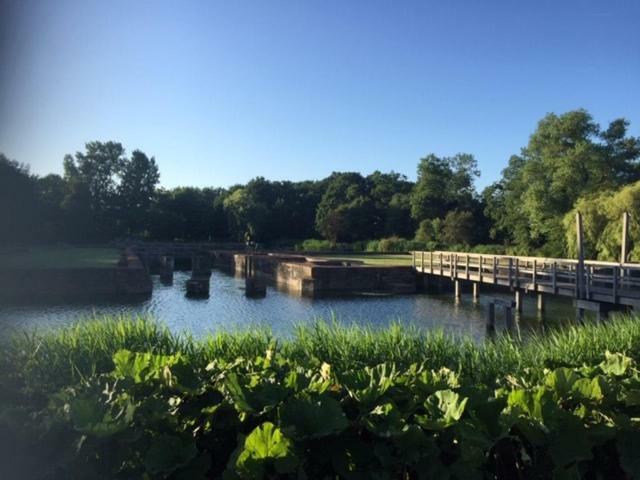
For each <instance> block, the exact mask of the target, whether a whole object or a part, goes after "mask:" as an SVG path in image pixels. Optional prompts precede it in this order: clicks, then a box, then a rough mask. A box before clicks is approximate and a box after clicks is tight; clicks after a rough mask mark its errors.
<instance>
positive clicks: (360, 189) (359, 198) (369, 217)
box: [316, 172, 376, 242]
mask: <svg viewBox="0 0 640 480" xmlns="http://www.w3.org/2000/svg"><path fill="white" fill-rule="evenodd" d="M375 221H376V212H375V205H374V203H373V201H372V200H371V198H370V196H369V192H368V188H367V182H366V180H365V179H364V178H363V177H362V175H360V174H359V173H353V172H346V173H337V172H334V173H332V174H331V176H330V177H329V178H328V179H327V188H326V191H325V193H324V195H323V196H322V200H321V201H320V203H319V204H318V210H317V212H316V228H317V230H318V232H320V234H321V235H323V236H324V238H326V239H328V240H330V241H332V242H351V241H355V240H364V239H366V238H368V237H370V235H371V234H370V230H371V225H372V224H374V222H375Z"/></svg>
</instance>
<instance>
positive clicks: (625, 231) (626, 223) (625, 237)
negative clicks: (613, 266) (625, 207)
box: [620, 212, 629, 263]
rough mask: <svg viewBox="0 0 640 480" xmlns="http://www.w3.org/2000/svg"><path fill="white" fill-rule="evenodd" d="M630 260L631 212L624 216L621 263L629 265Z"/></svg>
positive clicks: (625, 213)
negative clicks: (628, 260)
mask: <svg viewBox="0 0 640 480" xmlns="http://www.w3.org/2000/svg"><path fill="white" fill-rule="evenodd" d="M628 258H629V212H624V213H623V214H622V251H621V252H620V263H627V259H628Z"/></svg>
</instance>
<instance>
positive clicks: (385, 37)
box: [0, 0, 640, 187]
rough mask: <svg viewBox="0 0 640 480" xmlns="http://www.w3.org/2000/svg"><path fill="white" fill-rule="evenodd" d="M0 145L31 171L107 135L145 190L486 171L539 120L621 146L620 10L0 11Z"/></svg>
mask: <svg viewBox="0 0 640 480" xmlns="http://www.w3.org/2000/svg"><path fill="white" fill-rule="evenodd" d="M0 5H1V6H2V10H1V11H0V18H1V19H0V65H1V66H0V151H2V152H4V153H5V154H6V155H7V156H9V157H10V158H13V159H16V160H18V161H21V162H25V163H29V164H31V169H32V172H34V173H37V174H45V173H49V172H61V171H62V158H63V156H64V154H65V153H73V152H75V151H76V150H81V149H82V148H83V146H84V143H85V142H86V141H89V140H110V139H112V140H117V141H120V142H122V143H123V144H124V146H125V147H126V148H127V150H128V151H129V152H130V151H131V150H133V149H135V148H139V149H142V150H143V151H145V152H146V153H148V154H150V155H154V156H155V157H156V159H157V161H158V163H159V165H160V170H161V175H162V178H161V182H162V184H163V185H164V186H166V187H173V186H177V185H196V186H206V185H212V186H228V185H231V184H233V183H237V182H246V181H247V180H249V179H250V178H252V177H255V176H258V175H262V176H264V177H267V178H269V179H274V180H279V179H291V180H302V179H317V178H322V177H324V176H326V175H328V174H329V173H331V172H332V171H334V170H341V171H345V170H350V171H361V172H363V173H369V172H371V171H373V170H376V169H377V170H382V171H389V170H392V169H393V170H395V171H398V172H401V173H405V174H407V175H408V176H409V178H411V179H414V178H415V170H416V165H417V162H418V160H419V158H420V157H422V156H424V155H426V154H428V153H431V152H433V153H436V154H438V155H451V154H455V153H457V152H469V153H473V154H474V155H475V156H476V158H477V159H478V162H479V165H480V169H481V170H482V177H481V179H480V181H479V182H478V185H479V186H480V187H482V186H484V185H486V184H488V183H490V182H492V181H494V180H495V179H497V178H498V176H499V174H500V171H501V169H502V168H504V166H505V165H506V162H507V160H508V158H509V156H510V155H511V154H513V153H518V151H519V150H520V147H522V146H523V145H525V144H526V142H527V139H528V136H529V135H530V134H531V132H532V131H533V130H534V128H535V126H536V122H537V121H538V120H539V119H540V118H542V116H544V115H545V113H547V112H558V113H560V112H564V111H567V110H570V109H574V108H578V107H584V108H586V109H588V110H589V111H590V112H591V113H592V114H593V115H594V117H595V119H596V121H598V122H599V123H601V124H606V123H607V122H609V121H611V120H613V119H614V118H617V117H621V116H623V117H626V118H627V119H628V120H630V121H631V123H632V126H631V133H633V134H634V135H640V2H639V1H637V0H628V1H617V0H613V1H611V0H607V1H586V0H580V1H557V0H555V1H540V0H536V1H513V0H509V1H488V0H487V1H471V0H469V1H466V2H462V1H443V0H439V1H415V2H413V1H411V2H410V1H372V0H362V1H345V0H336V1H327V0H323V1H300V0H291V1H265V0H259V1H258V0H256V1H225V2H213V1H202V2H192V1H171V2H162V1H149V2H142V1H130V0H124V1H114V0H108V1H107V0H101V1H89V0H80V1H55V2H54V1H48V0H43V1H32V0H12V1H7V0H0Z"/></svg>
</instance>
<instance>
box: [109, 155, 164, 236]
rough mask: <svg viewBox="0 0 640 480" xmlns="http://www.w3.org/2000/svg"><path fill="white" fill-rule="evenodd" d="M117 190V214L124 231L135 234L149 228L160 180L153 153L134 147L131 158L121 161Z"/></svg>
mask: <svg viewBox="0 0 640 480" xmlns="http://www.w3.org/2000/svg"><path fill="white" fill-rule="evenodd" d="M121 168H122V171H121V174H120V177H121V179H120V184H119V185H118V189H117V193H118V196H119V199H120V206H121V212H120V217H121V219H122V221H123V223H124V224H125V227H126V232H127V234H129V235H131V234H139V233H142V232H143V231H144V230H146V229H148V228H149V218H150V217H149V214H150V211H151V206H152V203H153V199H154V196H155V193H156V187H157V185H158V182H159V181H160V172H159V170H158V166H157V164H156V161H155V158H154V157H151V158H149V157H147V155H146V154H145V153H143V152H141V151H140V150H134V151H133V153H132V154H131V158H130V159H128V160H126V161H125V162H123V164H122V167H121Z"/></svg>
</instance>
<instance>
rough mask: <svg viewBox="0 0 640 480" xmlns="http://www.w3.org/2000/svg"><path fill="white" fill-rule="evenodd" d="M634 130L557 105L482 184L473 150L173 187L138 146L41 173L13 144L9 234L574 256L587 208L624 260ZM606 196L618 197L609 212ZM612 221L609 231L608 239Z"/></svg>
mask: <svg viewBox="0 0 640 480" xmlns="http://www.w3.org/2000/svg"><path fill="white" fill-rule="evenodd" d="M627 129H628V123H627V122H626V121H625V120H624V119H617V120H614V121H613V122H611V123H610V124H609V126H608V127H607V128H606V129H602V128H601V127H600V126H599V125H598V124H596V123H595V122H594V120H593V118H592V117H591V115H590V114H589V113H588V112H586V111H585V110H576V111H571V112H567V113H565V114H562V115H556V114H549V115H547V116H545V117H544V118H543V119H542V120H541V121H540V122H539V124H538V126H537V128H536V130H535V132H534V133H533V134H532V135H531V137H530V140H529V143H528V144H527V146H525V147H524V148H522V150H521V152H520V153H519V154H518V155H513V156H512V157H511V158H510V160H509V163H508V166H507V167H506V168H505V169H504V171H503V174H502V178H501V179H500V180H499V181H497V182H495V183H494V184H492V185H490V186H489V187H487V188H486V189H484V191H482V192H478V191H477V190H476V188H475V186H474V181H475V179H476V178H477V177H478V175H479V171H478V168H477V163H476V160H475V159H474V157H473V156H472V155H470V154H457V155H455V156H452V157H439V156H437V155H434V154H430V155H428V156H426V157H424V158H422V159H421V160H420V161H419V163H418V167H417V180H416V182H411V181H409V180H408V179H407V177H405V176H404V175H401V174H399V173H395V172H389V173H383V172H379V171H375V172H373V173H372V174H370V175H366V176H364V175H362V174H360V173H357V172H334V173H332V174H331V175H330V176H329V177H327V178H325V179H323V180H318V181H304V182H289V181H269V180H266V179H265V178H262V177H258V178H254V179H253V180H251V181H249V182H248V183H247V184H246V185H234V186H232V187H230V188H226V189H225V188H193V187H179V188H174V189H163V188H160V187H159V180H160V173H159V169H158V165H157V164H156V161H155V159H154V158H153V157H149V156H147V154H145V153H144V152H142V151H139V150H134V151H133V152H132V153H131V155H130V156H127V155H126V152H125V149H124V147H123V146H122V145H121V144H120V143H117V142H89V143H87V144H86V145H85V150H84V151H82V152H77V153H76V154H75V155H67V156H66V157H65V158H64V174H63V176H59V175H55V174H51V175H47V176H45V177H38V176H35V175H31V174H30V173H29V169H28V167H27V166H26V165H23V164H20V163H17V162H15V161H12V160H9V159H8V158H6V157H5V156H4V155H1V154H0V195H1V198H0V216H1V217H0V218H1V219H2V224H3V227H4V228H3V229H2V233H0V242H2V243H5V244H6V243H24V242H61V241H65V242H103V241H108V240H112V239H117V238H141V239H153V240H185V241H193V240H217V241H245V240H247V239H252V240H254V241H258V242H261V243H265V244H272V245H275V244H278V243H281V244H291V243H293V242H294V241H299V240H302V239H309V238H322V239H325V240H326V241H328V242H330V243H339V242H364V241H366V240H371V239H381V238H389V237H391V238H395V237H398V238H404V239H413V240H414V241H415V242H417V243H419V244H421V245H430V246H452V245H464V246H472V245H476V244H483V243H493V244H496V245H503V246H505V247H504V248H509V249H511V250H513V251H516V252H522V253H525V252H526V253H542V254H545V255H565V254H571V253H572V249H573V248H574V246H573V244H572V240H571V238H572V236H571V231H572V228H573V226H572V224H571V222H570V221H569V220H567V218H569V217H570V215H571V214H572V212H573V211H574V210H575V209H579V210H581V211H582V210H584V212H585V215H586V217H585V218H586V220H585V225H586V226H588V229H590V230H589V231H588V232H587V237H588V240H589V239H592V240H593V242H592V244H593V245H592V246H591V247H590V248H591V249H592V250H591V251H590V253H592V254H593V255H594V256H600V257H611V256H612V252H613V251H614V250H615V240H614V237H615V235H614V234H613V231H614V230H615V225H616V222H618V221H619V219H618V218H616V216H617V215H618V214H619V213H620V210H621V208H624V209H627V210H631V211H632V213H640V212H639V211H638V200H637V198H638V197H639V196H640V195H639V194H637V193H636V192H637V191H639V190H640V184H636V182H640V162H639V160H640V139H639V138H635V137H632V136H629V135H628V134H627ZM634 184H635V186H634ZM625 199H626V200H625ZM604 204H607V205H609V204H610V206H609V207H607V208H599V206H600V205H604ZM634 228H635V227H634ZM636 229H637V228H636ZM600 230H602V231H603V232H604V231H605V230H606V231H607V232H609V233H608V234H607V235H608V236H605V237H602V238H600V233H599V231H600ZM634 231H635V230H634ZM589 235H591V237H590V236H589ZM592 237H593V238H592ZM609 237H610V238H609ZM604 238H609V240H607V241H605V240H604ZM598 241H599V242H600V243H598ZM596 244H598V245H599V246H596ZM605 244H606V245H605ZM639 253H640V252H639Z"/></svg>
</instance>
